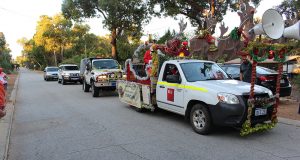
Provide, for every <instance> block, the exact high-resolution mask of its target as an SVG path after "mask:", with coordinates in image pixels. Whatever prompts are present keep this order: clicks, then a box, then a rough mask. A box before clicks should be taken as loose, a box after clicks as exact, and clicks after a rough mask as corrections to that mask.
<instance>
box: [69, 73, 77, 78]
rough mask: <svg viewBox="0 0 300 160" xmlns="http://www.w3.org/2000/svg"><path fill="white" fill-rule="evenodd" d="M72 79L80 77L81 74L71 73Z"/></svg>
mask: <svg viewBox="0 0 300 160" xmlns="http://www.w3.org/2000/svg"><path fill="white" fill-rule="evenodd" d="M70 76H71V77H79V73H70Z"/></svg>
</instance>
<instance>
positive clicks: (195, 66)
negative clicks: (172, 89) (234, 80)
mask: <svg viewBox="0 0 300 160" xmlns="http://www.w3.org/2000/svg"><path fill="white" fill-rule="evenodd" d="M180 66H181V68H182V70H183V73H184V75H185V78H186V79H187V81H189V82H195V81H206V80H224V79H230V78H229V77H228V76H227V74H226V73H225V72H224V71H223V70H222V69H221V68H220V67H219V66H218V65H217V64H215V63H210V62H193V63H182V64H180Z"/></svg>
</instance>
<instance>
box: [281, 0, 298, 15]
mask: <svg viewBox="0 0 300 160" xmlns="http://www.w3.org/2000/svg"><path fill="white" fill-rule="evenodd" d="M276 9H277V10H278V11H279V13H281V14H284V15H285V16H286V17H287V18H288V19H290V18H293V17H295V18H296V19H300V1H299V0H287V1H283V2H282V3H281V4H280V5H279V6H277V7H276Z"/></svg>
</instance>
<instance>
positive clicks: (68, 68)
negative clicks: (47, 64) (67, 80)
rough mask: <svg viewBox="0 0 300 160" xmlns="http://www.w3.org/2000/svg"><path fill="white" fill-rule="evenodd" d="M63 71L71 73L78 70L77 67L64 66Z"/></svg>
mask: <svg viewBox="0 0 300 160" xmlns="http://www.w3.org/2000/svg"><path fill="white" fill-rule="evenodd" d="M64 69H65V70H66V71H73V70H78V67H77V66H64Z"/></svg>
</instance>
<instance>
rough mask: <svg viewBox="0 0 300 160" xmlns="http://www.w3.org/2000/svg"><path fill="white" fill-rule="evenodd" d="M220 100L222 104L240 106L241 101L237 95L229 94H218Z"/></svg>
mask: <svg viewBox="0 0 300 160" xmlns="http://www.w3.org/2000/svg"><path fill="white" fill-rule="evenodd" d="M217 96H218V100H219V101H220V102H222V103H227V104H239V103H240V101H239V99H238V98H237V96H236V95H233V94H229V93H218V94H217Z"/></svg>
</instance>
